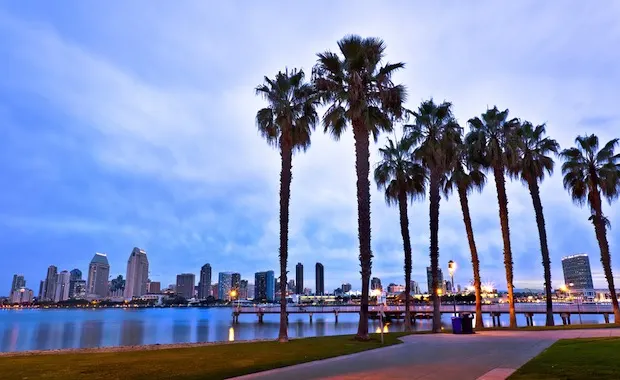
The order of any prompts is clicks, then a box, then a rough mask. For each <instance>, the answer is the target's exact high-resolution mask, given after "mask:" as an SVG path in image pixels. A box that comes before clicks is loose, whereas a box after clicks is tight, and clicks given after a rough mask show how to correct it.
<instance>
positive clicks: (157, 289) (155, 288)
mask: <svg viewBox="0 0 620 380" xmlns="http://www.w3.org/2000/svg"><path fill="white" fill-rule="evenodd" d="M148 292H149V293H151V294H159V293H161V282H159V281H151V282H150V283H149V288H148Z"/></svg>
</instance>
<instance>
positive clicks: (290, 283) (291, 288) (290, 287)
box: [286, 280, 295, 293]
mask: <svg viewBox="0 0 620 380" xmlns="http://www.w3.org/2000/svg"><path fill="white" fill-rule="evenodd" d="M286 290H287V291H288V292H289V293H294V292H295V280H288V285H287V287H286Z"/></svg>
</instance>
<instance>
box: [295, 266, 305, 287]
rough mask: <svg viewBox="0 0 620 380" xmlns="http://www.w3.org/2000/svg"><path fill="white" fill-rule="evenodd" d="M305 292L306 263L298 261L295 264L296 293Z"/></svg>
mask: <svg viewBox="0 0 620 380" xmlns="http://www.w3.org/2000/svg"><path fill="white" fill-rule="evenodd" d="M303 292H304V265H303V264H302V263H297V265H296V266H295V294H303Z"/></svg>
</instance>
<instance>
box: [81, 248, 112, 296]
mask: <svg viewBox="0 0 620 380" xmlns="http://www.w3.org/2000/svg"><path fill="white" fill-rule="evenodd" d="M109 277H110V264H109V263H108V257H107V256H106V254H105V253H95V256H93V259H92V260H91V261H90V264H89V265H88V280H87V281H86V292H87V293H88V295H89V296H91V297H96V298H104V297H106V296H107V295H108V278H109Z"/></svg>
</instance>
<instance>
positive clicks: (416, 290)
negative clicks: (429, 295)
mask: <svg viewBox="0 0 620 380" xmlns="http://www.w3.org/2000/svg"><path fill="white" fill-rule="evenodd" d="M409 284H410V285H409V286H410V288H411V293H413V294H421V293H422V292H420V285H419V284H418V282H417V281H413V280H411V282H410V283H409Z"/></svg>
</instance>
